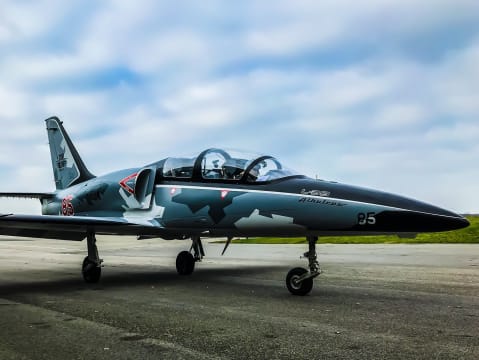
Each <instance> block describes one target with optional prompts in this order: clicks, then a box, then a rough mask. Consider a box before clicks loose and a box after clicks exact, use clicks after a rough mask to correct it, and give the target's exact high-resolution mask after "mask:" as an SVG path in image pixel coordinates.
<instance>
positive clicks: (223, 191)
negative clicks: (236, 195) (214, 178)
mask: <svg viewBox="0 0 479 360" xmlns="http://www.w3.org/2000/svg"><path fill="white" fill-rule="evenodd" d="M229 192H230V191H229V190H221V199H224V198H225V197H226V196H228V193H229Z"/></svg>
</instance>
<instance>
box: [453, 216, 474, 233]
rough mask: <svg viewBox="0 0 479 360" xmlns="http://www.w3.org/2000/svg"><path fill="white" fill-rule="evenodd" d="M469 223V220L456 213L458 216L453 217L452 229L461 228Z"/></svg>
mask: <svg viewBox="0 0 479 360" xmlns="http://www.w3.org/2000/svg"><path fill="white" fill-rule="evenodd" d="M469 225H471V223H470V222H469V220H467V219H466V218H465V217H462V216H460V215H458V217H457V218H455V219H454V226H455V228H454V229H452V230H457V229H463V228H465V227H468V226H469Z"/></svg>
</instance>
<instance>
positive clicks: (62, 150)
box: [45, 116, 95, 190]
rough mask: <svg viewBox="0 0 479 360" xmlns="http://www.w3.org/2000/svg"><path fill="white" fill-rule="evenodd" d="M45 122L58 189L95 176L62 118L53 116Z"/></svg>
mask: <svg viewBox="0 0 479 360" xmlns="http://www.w3.org/2000/svg"><path fill="white" fill-rule="evenodd" d="M45 122H46V125H47V133H48V142H49V144H50V155H51V157H52V166H53V176H54V177H55V185H56V188H57V190H62V189H66V188H67V187H69V186H72V185H75V184H79V183H81V182H83V181H86V180H89V179H92V178H94V177H95V176H94V175H93V174H92V173H90V171H88V169H87V168H86V166H85V164H84V163H83V160H82V159H81V157H80V155H79V154H78V151H77V150H76V149H75V146H74V145H73V143H72V141H71V139H70V137H69V136H68V134H67V132H66V131H65V128H64V127H63V125H62V122H61V121H60V119H58V118H57V117H56V116H53V117H51V118H48V119H46V120H45Z"/></svg>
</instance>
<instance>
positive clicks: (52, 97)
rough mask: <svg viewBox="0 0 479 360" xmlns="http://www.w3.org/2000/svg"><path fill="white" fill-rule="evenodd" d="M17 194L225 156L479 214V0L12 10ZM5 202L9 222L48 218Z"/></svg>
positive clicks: (81, 4)
mask: <svg viewBox="0 0 479 360" xmlns="http://www.w3.org/2000/svg"><path fill="white" fill-rule="evenodd" d="M0 49H1V51H0V104H1V106H0V125H1V127H2V130H1V131H0V174H1V175H2V176H1V179H2V181H1V183H0V191H52V190H54V184H53V174H52V170H51V165H50V156H49V151H48V145H47V138H46V131H45V124H44V121H43V120H44V119H46V118H47V117H49V116H52V115H56V116H58V117H60V119H61V120H63V121H64V126H65V127H66V129H67V131H68V132H69V134H70V136H71V138H72V139H73V141H74V143H75V144H76V146H77V148H78V150H79V152H80V154H81V155H82V157H83V160H84V161H85V163H86V164H87V166H88V167H89V169H90V171H91V172H93V173H94V174H96V175H101V174H104V173H107V172H109V171H113V170H117V169H121V168H127V167H136V166H142V165H144V164H148V163H151V162H154V161H156V160H160V159H162V158H165V157H168V156H175V155H176V156H178V155H186V154H195V153H199V152H200V151H201V150H203V149H206V148H209V147H227V148H234V149H246V150H250V151H253V152H258V153H265V154H271V155H273V156H275V157H277V158H278V159H280V160H282V162H283V163H285V164H286V165H288V166H289V167H290V168H293V169H296V170H298V171H300V172H301V173H304V174H306V175H308V176H311V177H319V178H321V179H327V180H335V181H339V182H343V183H348V184H354V185H359V186H364V187H369V188H375V189H380V190H384V191H388V192H393V193H399V194H402V195H405V196H409V197H413V198H416V199H420V200H423V201H426V202H429V203H432V204H435V205H438V206H442V207H445V208H447V209H450V210H453V211H457V212H460V213H478V212H479V182H478V179H479V141H478V139H479V1H477V0H423V1H421V2H418V1H416V0H414V1H413V0H396V1H393V0H364V1H346V0H333V1H329V0H322V1H316V0H304V1H303V0H300V1H282V0H264V1H248V0H245V1H238V2H232V1H208V0H205V1H184V0H176V1H153V0H151V1H150V0H136V1H134V2H133V1H107V0H105V1H93V0H85V1H61V0H37V1H29V0H12V1H10V0H2V2H1V3H0ZM39 209H40V207H39V205H38V204H37V203H36V202H35V203H33V202H32V201H21V200H13V199H6V200H5V199H4V200H2V201H1V202H0V212H3V213H5V212H19V213H37V212H39V211H40V210H39Z"/></svg>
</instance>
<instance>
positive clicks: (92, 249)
mask: <svg viewBox="0 0 479 360" xmlns="http://www.w3.org/2000/svg"><path fill="white" fill-rule="evenodd" d="M86 241H87V248H88V256H87V257H86V258H85V259H84V260H83V265H82V275H83V279H84V280H85V282H87V283H97V282H98V281H99V280H100V277H101V263H102V262H103V260H102V259H100V257H99V256H98V248H97V247H96V237H95V233H94V232H88V234H87V238H86Z"/></svg>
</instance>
